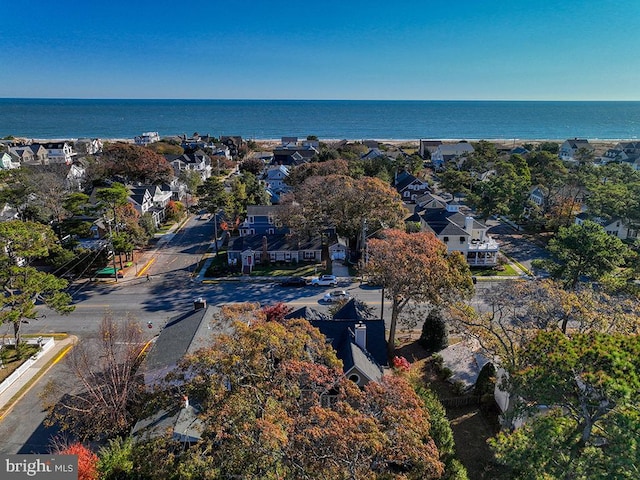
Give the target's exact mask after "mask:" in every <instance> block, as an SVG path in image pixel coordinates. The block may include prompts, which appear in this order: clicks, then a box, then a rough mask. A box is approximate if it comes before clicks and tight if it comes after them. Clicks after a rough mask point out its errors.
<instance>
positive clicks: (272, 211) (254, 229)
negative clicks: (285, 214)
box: [239, 205, 289, 237]
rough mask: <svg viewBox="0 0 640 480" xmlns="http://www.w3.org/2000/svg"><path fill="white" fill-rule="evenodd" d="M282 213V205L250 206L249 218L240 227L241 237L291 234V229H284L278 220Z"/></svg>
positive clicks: (248, 210) (248, 208)
mask: <svg viewBox="0 0 640 480" xmlns="http://www.w3.org/2000/svg"><path fill="white" fill-rule="evenodd" d="M281 211H282V207H281V206H280V205H249V206H248V207H247V216H246V217H245V219H244V221H243V222H242V223H241V224H240V227H239V230H240V236H243V237H246V236H250V235H274V234H283V233H289V228H288V227H284V226H283V225H282V223H281V222H280V220H279V218H278V214H279V212H281Z"/></svg>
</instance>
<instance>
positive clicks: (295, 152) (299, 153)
mask: <svg viewBox="0 0 640 480" xmlns="http://www.w3.org/2000/svg"><path fill="white" fill-rule="evenodd" d="M283 140H284V139H283ZM319 152H320V150H319V147H318V148H316V147H314V146H313V144H312V143H306V144H304V145H298V144H297V143H284V142H283V143H282V145H279V146H277V147H276V148H274V149H273V160H272V162H271V164H272V165H300V164H302V163H306V162H308V161H310V160H311V159H312V158H313V157H315V156H316V155H318V153H319Z"/></svg>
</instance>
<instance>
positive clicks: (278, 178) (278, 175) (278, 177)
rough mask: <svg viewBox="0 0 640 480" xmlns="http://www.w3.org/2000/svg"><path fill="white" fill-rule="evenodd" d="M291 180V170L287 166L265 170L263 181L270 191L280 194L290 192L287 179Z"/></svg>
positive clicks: (270, 167) (275, 166) (274, 166)
mask: <svg viewBox="0 0 640 480" xmlns="http://www.w3.org/2000/svg"><path fill="white" fill-rule="evenodd" d="M288 178H289V168H287V166H286V165H272V166H269V167H267V168H266V169H265V171H264V173H263V174H262V180H264V182H265V187H266V188H268V189H269V190H270V191H272V192H274V193H277V194H280V193H285V192H288V191H289V190H290V187H289V185H287V179H288Z"/></svg>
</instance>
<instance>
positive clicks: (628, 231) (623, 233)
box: [575, 212, 638, 241]
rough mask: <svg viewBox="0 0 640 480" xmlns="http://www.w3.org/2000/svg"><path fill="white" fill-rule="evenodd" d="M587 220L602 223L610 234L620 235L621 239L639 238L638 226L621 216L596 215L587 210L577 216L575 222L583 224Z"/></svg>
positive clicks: (631, 239)
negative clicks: (604, 216)
mask: <svg viewBox="0 0 640 480" xmlns="http://www.w3.org/2000/svg"><path fill="white" fill-rule="evenodd" d="M586 220H591V221H592V222H595V223H597V224H599V225H601V226H602V228H604V230H605V232H607V234H608V235H611V236H613V237H618V238H619V239H620V240H630V241H633V240H635V239H637V238H638V230H637V228H635V227H632V226H630V225H629V224H628V223H627V222H625V221H624V220H623V219H621V218H602V217H595V216H593V215H590V214H589V213H587V212H582V213H581V214H579V215H577V216H576V219H575V223H576V224H578V225H582V224H583V223H584V222H585V221H586Z"/></svg>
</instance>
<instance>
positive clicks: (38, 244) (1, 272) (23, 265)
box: [0, 220, 75, 345]
mask: <svg viewBox="0 0 640 480" xmlns="http://www.w3.org/2000/svg"><path fill="white" fill-rule="evenodd" d="M54 239H55V235H54V233H53V231H52V230H51V228H50V227H48V226H46V225H41V224H38V223H32V222H21V221H19V220H13V221H9V222H0V266H1V268H0V284H1V285H2V288H3V293H4V295H2V296H1V297H0V324H2V323H11V324H13V333H14V337H15V340H16V345H19V344H20V341H21V338H20V327H21V325H22V323H24V322H28V321H29V320H34V319H36V318H38V311H37V309H36V304H37V303H43V304H45V305H46V306H47V307H49V308H51V309H52V310H55V311H56V312H58V313H61V314H67V313H71V312H72V311H73V310H74V308H75V307H74V306H72V305H70V304H71V296H70V295H69V294H68V293H66V292H64V289H65V288H66V287H67V281H66V280H62V279H59V278H57V277H56V276H55V275H52V274H50V273H45V272H41V271H39V270H37V269H35V268H33V267H31V266H29V265H28V264H29V262H31V261H32V260H34V259H36V258H42V257H46V256H47V255H48V254H49V250H50V249H52V248H53V247H54V245H55V240H54Z"/></svg>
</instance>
